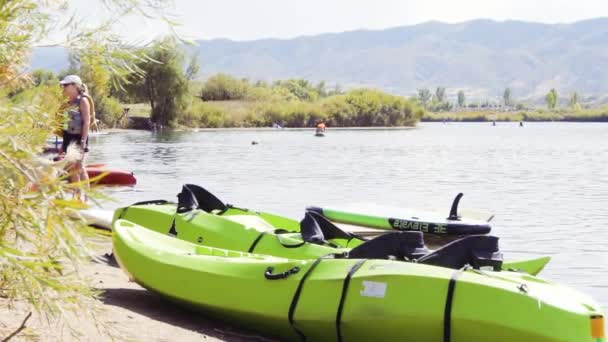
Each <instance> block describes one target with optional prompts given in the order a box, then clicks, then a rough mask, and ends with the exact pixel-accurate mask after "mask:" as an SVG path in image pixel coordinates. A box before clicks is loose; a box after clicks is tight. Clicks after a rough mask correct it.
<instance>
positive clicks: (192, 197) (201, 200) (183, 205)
mask: <svg viewBox="0 0 608 342" xmlns="http://www.w3.org/2000/svg"><path fill="white" fill-rule="evenodd" d="M177 203H178V206H177V207H178V212H179V213H184V212H188V211H190V210H194V209H201V210H203V211H206V212H208V213H210V212H212V211H214V210H220V211H225V210H226V209H228V206H227V205H226V204H224V203H223V202H222V201H221V200H220V199H219V198H217V197H215V196H214V195H213V194H212V193H210V192H209V191H207V190H205V189H204V188H202V187H200V186H198V185H194V184H184V185H183V187H182V192H180V193H179V194H177Z"/></svg>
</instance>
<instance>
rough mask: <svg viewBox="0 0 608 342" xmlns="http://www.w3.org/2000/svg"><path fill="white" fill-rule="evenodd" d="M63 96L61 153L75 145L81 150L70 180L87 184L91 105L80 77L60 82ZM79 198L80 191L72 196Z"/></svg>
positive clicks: (67, 77)
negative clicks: (86, 168)
mask: <svg viewBox="0 0 608 342" xmlns="http://www.w3.org/2000/svg"><path fill="white" fill-rule="evenodd" d="M59 84H60V85H61V87H63V95H65V96H66V97H67V98H68V104H67V108H66V109H65V112H64V113H62V114H63V118H64V120H65V121H64V123H63V144H62V145H61V151H62V152H63V153H66V151H67V148H68V146H69V145H71V144H76V145H78V146H79V147H80V148H81V149H82V152H83V153H82V159H80V160H79V161H77V162H76V163H75V164H74V166H73V167H72V172H71V174H70V180H71V182H72V183H78V182H80V181H84V182H85V184H86V186H88V184H89V176H88V174H87V172H86V170H85V160H86V153H87V152H89V129H90V124H91V105H90V104H89V101H88V100H86V98H85V95H84V93H85V90H86V86H85V85H84V84H83V83H82V80H81V79H80V77H78V76H76V75H68V76H66V77H65V78H64V79H63V80H61V82H59ZM74 195H75V196H76V197H80V196H79V195H80V191H76V192H75V194H74Z"/></svg>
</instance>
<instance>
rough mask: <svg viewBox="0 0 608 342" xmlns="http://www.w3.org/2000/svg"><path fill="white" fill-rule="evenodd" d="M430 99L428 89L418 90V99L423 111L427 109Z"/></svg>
mask: <svg viewBox="0 0 608 342" xmlns="http://www.w3.org/2000/svg"><path fill="white" fill-rule="evenodd" d="M431 97H432V95H431V91H430V90H429V89H428V88H423V89H418V99H419V100H420V103H421V104H422V107H424V108H425V109H426V108H427V105H428V103H429V101H430V100H431Z"/></svg>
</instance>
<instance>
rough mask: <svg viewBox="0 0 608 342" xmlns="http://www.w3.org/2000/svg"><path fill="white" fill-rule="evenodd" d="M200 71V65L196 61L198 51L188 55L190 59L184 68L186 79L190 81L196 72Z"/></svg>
mask: <svg viewBox="0 0 608 342" xmlns="http://www.w3.org/2000/svg"><path fill="white" fill-rule="evenodd" d="M200 71H201V65H200V63H199V62H198V53H194V54H192V55H190V61H189V62H188V67H187V68H186V75H185V77H186V80H188V81H192V80H194V79H196V78H197V77H198V73H199V72H200Z"/></svg>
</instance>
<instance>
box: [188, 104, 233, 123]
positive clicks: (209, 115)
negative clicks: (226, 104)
mask: <svg viewBox="0 0 608 342" xmlns="http://www.w3.org/2000/svg"><path fill="white" fill-rule="evenodd" d="M192 101H193V103H192V105H190V106H189V107H188V108H187V109H186V110H185V111H184V112H183V114H181V115H180V116H179V117H178V119H177V123H178V124H180V125H183V126H187V127H210V128H219V127H230V126H232V124H231V122H230V121H229V120H228V119H227V115H226V113H225V112H224V110H223V109H222V108H221V107H219V106H216V105H214V104H211V103H208V102H203V101H201V100H200V99H198V98H194V99H192Z"/></svg>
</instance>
